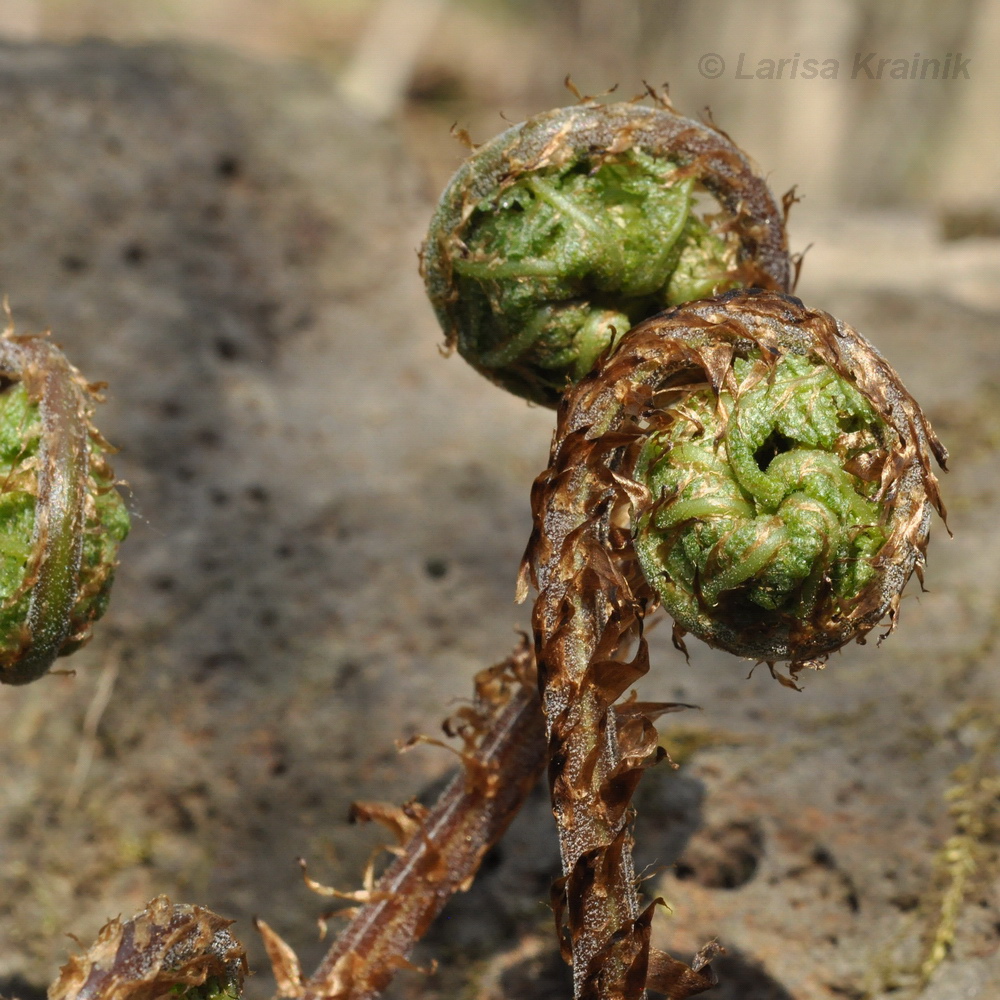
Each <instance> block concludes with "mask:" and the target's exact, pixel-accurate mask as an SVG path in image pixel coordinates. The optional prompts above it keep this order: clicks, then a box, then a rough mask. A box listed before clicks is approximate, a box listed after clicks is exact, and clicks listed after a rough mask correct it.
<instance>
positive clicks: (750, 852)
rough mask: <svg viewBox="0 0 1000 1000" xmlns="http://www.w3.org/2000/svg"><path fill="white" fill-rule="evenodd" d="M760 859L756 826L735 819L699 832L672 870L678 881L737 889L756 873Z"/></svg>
mask: <svg viewBox="0 0 1000 1000" xmlns="http://www.w3.org/2000/svg"><path fill="white" fill-rule="evenodd" d="M763 856H764V832H763V831H762V830H761V828H760V825H759V824H758V823H756V822H755V821H752V820H735V821H733V822H730V823H724V824H722V825H720V826H710V827H704V828H702V829H701V830H699V831H698V832H697V833H696V834H695V835H694V836H693V837H692V838H691V842H690V843H689V844H688V846H687V849H686V850H685V852H684V854H683V856H682V857H681V858H680V859H679V860H678V862H677V864H676V866H675V869H674V871H675V874H676V875H677V877H678V878H688V879H693V880H694V881H695V882H697V883H698V884H699V885H703V886H706V887H707V888H709V889H738V888H739V887H740V886H741V885H746V883H747V882H749V881H750V880H751V879H752V878H753V877H754V875H756V874H757V867H758V865H759V864H760V860H761V858H762V857H763Z"/></svg>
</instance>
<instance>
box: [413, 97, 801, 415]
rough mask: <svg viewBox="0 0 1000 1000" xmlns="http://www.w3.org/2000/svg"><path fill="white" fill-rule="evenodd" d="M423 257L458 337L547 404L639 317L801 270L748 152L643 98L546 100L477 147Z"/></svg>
mask: <svg viewBox="0 0 1000 1000" xmlns="http://www.w3.org/2000/svg"><path fill="white" fill-rule="evenodd" d="M422 263H423V274H424V279H425V282H426V286H427V292H428V295H429V296H430V299H431V302H432V303H433V305H434V308H435V310H436V312H437V315H438V319H439V320H440V323H441V326H442V328H443V329H444V331H445V336H446V343H447V345H448V346H449V347H457V348H458V351H459V353H460V354H461V355H462V356H463V357H464V358H465V359H466V360H467V361H468V362H469V363H470V364H471V365H472V366H473V367H474V368H476V369H477V370H478V371H479V372H481V373H482V374H483V375H485V376H486V377H487V378H489V379H491V380H492V381H494V382H495V383H497V384H498V385H500V386H502V387H503V388H505V389H508V390H509V391H511V392H513V393H515V394H516V395H519V396H523V397H525V398H526V399H530V400H533V401H535V402H537V403H542V404H543V405H546V406H555V405H556V404H557V403H558V400H559V397H560V395H561V394H562V392H563V391H564V390H565V389H566V387H567V385H569V384H571V383H575V382H577V381H578V380H579V379H580V378H581V377H582V376H583V375H585V374H586V373H587V372H588V371H589V370H590V368H591V367H592V365H593V364H594V362H595V361H596V359H597V358H598V356H599V355H600V354H601V352H602V351H604V350H605V348H607V347H608V345H609V344H610V343H612V341H613V340H614V339H615V338H616V337H619V336H620V335H622V334H624V333H625V331H626V330H628V329H629V327H631V326H632V325H633V324H634V323H636V322H638V321H639V320H642V319H644V318H646V317H648V316H651V315H653V314H655V313H657V312H660V311H661V310H662V309H664V308H666V307H668V306H671V305H676V304H678V303H682V302H687V301H690V300H692V299H698V298H704V297H707V296H711V295H714V294H716V293H718V292H721V291H724V290H726V289H730V288H735V287H743V286H758V287H763V288H770V289H779V290H783V291H784V290H787V289H788V288H789V281H790V268H789V259H788V254H787V247H786V241H785V231H784V218H783V213H782V210H781V208H779V206H778V205H777V204H776V203H775V200H774V198H773V197H772V195H771V193H770V191H769V190H768V188H767V186H766V184H765V183H764V181H763V180H762V179H761V178H760V177H759V176H758V175H757V174H756V173H755V171H754V169H753V167H752V166H751V164H750V163H749V161H748V160H747V158H746V157H745V156H744V154H743V153H742V152H741V151H740V150H739V149H738V148H737V147H736V146H735V145H734V144H733V143H732V142H731V141H730V140H729V139H728V137H726V136H725V135H723V134H722V133H721V132H718V131H716V130H715V129H713V128H710V127H708V126H707V125H702V124H700V123H698V122H694V121H691V120H690V119H687V118H682V117H680V116H679V115H677V114H675V113H674V112H673V110H672V109H670V108H669V107H667V106H662V107H658V108H650V107H643V106H640V105H637V104H635V103H630V104H611V105H601V104H596V103H592V102H591V103H583V104H580V105H577V106H575V107H570V108H560V109H558V110H554V111H549V112H546V113H545V114H541V115H538V116H536V117H534V118H531V119H529V120H528V121H526V122H523V123H521V124H519V125H515V126H514V127H512V128H510V129H508V130H507V131H506V132H504V133H502V134H501V135H499V136H497V137H496V138H495V139H493V140H492V141H491V142H489V143H487V144H486V145H485V146H482V147H481V148H479V149H478V150H476V152H475V153H474V154H473V155H472V156H471V157H470V158H469V159H468V160H467V161H466V163H465V164H464V165H463V166H462V167H461V168H460V169H459V170H458V172H457V173H456V174H455V176H454V177H453V178H452V180H451V182H450V183H449V184H448V186H447V188H446V189H445V191H444V193H443V195H442V196H441V200H440V203H439V205H438V208H437V211H436V212H435V214H434V217H433V219H432V221H431V225H430V231H429V233H428V236H427V240H426V242H425V244H424V248H423V254H422Z"/></svg>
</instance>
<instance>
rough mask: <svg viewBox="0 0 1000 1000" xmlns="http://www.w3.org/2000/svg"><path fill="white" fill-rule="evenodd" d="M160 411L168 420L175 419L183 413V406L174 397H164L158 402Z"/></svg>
mask: <svg viewBox="0 0 1000 1000" xmlns="http://www.w3.org/2000/svg"><path fill="white" fill-rule="evenodd" d="M160 412H161V413H162V414H163V415H164V416H165V417H166V418H167V419H168V420H176V419H177V418H178V417H179V416H181V415H182V414H183V413H184V407H183V406H181V404H180V403H178V402H177V400H176V399H165V400H164V401H163V402H162V403H161V404H160Z"/></svg>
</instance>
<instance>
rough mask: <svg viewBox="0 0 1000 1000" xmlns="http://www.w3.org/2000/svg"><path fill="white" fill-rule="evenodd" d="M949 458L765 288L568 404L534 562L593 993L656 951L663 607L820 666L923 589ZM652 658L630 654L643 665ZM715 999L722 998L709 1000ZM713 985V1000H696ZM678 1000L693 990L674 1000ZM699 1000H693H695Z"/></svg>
mask: <svg viewBox="0 0 1000 1000" xmlns="http://www.w3.org/2000/svg"><path fill="white" fill-rule="evenodd" d="M946 459H947V452H946V451H945V449H944V448H943V446H942V445H941V444H940V442H939V441H938V439H937V437H936V436H935V435H934V432H933V430H932V429H931V427H930V425H929V423H928V422H927V420H926V418H925V417H924V416H923V414H922V413H921V411H920V409H919V407H918V406H917V404H916V402H915V401H914V400H913V398H912V396H910V394H909V393H908V392H907V391H906V389H905V388H904V387H903V385H902V383H901V382H900V380H899V378H898V376H897V375H896V374H895V372H894V371H893V370H892V368H891V367H890V366H889V365H888V363H887V362H886V361H885V360H884V359H883V358H882V357H881V356H880V355H879V354H878V353H877V352H876V351H875V349H874V348H873V347H871V345H870V344H868V342H867V341H865V340H864V339H863V338H862V337H861V336H860V335H859V334H858V333H856V332H855V331H854V330H853V329H851V328H850V327H849V326H847V325H846V324H844V323H840V322H838V321H836V320H834V319H833V318H832V317H831V316H829V315H827V314H826V313H822V312H819V311H815V310H810V309H807V308H806V307H805V306H803V305H802V303H801V302H799V300H798V299H795V298H792V297H791V296H787V295H781V294H777V293H772V292H755V291H753V290H747V291H737V292H731V293H729V294H727V295H724V296H720V297H718V298H716V299H712V300H707V301H703V302H695V303H690V304H688V305H686V306H681V307H679V308H677V309H675V310H672V311H669V312H667V313H664V314H663V315H661V316H658V317H654V318H652V319H650V320H648V321H646V322H645V323H642V324H639V325H638V326H637V327H635V328H634V329H633V330H631V331H630V332H629V333H628V334H627V335H626V337H625V338H623V340H622V342H621V344H620V345H619V346H618V347H617V349H615V350H614V351H613V352H612V353H611V355H610V357H608V358H607V359H606V360H605V361H604V363H603V364H601V365H600V366H598V368H597V369H596V370H595V371H594V372H592V373H591V374H590V375H588V376H587V377H585V378H584V379H583V380H582V381H581V382H580V384H579V385H578V386H577V387H576V388H575V389H573V390H572V391H570V392H569V393H567V395H566V397H565V399H564V401H563V404H562V406H561V407H560V412H559V423H558V427H557V431H556V435H555V439H554V443H553V448H552V457H551V462H550V465H549V468H548V470H547V471H546V472H545V473H543V474H542V475H541V476H540V477H539V478H538V480H536V483H535V487H534V490H533V496H532V508H533V512H534V530H533V533H532V537H531V540H530V542H529V545H528V550H527V553H526V557H525V565H524V574H525V576H524V577H523V578H522V587H521V592H522V595H523V594H524V592H525V590H526V583H527V578H528V577H530V579H531V580H532V581H533V582H534V583H535V585H536V586H537V588H538V591H539V593H538V598H537V600H536V602H535V609H534V627H535V635H536V648H537V656H538V669H539V674H540V678H541V684H542V703H543V707H544V709H545V712H546V719H547V726H548V732H549V744H550V761H551V763H550V778H551V781H552V786H553V801H554V803H555V805H556V817H557V821H558V823H559V827H560V836H561V841H562V848H563V866H564V876H565V882H564V886H565V888H564V892H565V912H566V923H567V936H568V938H569V941H570V942H571V945H572V949H573V960H574V977H575V981H576V995H577V996H578V997H583V996H588V997H591V996H592V997H601V998H608V1000H623V998H624V1000H634V998H637V997H639V996H641V995H642V992H643V989H644V988H645V987H646V985H649V986H650V987H655V986H656V985H657V982H658V981H657V978H656V977H657V976H658V975H659V974H660V971H661V970H663V969H664V968H668V969H669V968H673V965H671V962H672V960H669V961H668V959H667V958H665V957H664V956H660V955H657V954H653V955H651V954H650V951H649V944H648V920H649V911H648V910H647V911H644V912H640V910H639V903H638V898H637V894H636V890H635V880H634V877H633V872H632V868H631V858H630V846H631V839H630V833H629V830H628V819H629V811H628V802H629V798H630V796H631V792H632V790H633V788H634V787H635V784H636V783H637V781H638V779H639V777H640V775H641V772H642V769H643V768H644V767H646V766H648V765H649V764H650V763H653V762H655V760H656V759H657V757H658V753H659V751H658V750H657V741H656V738H655V730H654V729H653V728H652V721H651V717H650V714H649V713H645V717H643V714H641V713H640V714H639V715H638V717H637V718H630V719H629V721H628V724H627V725H625V726H619V724H618V720H617V717H616V716H617V713H616V712H615V710H614V709H613V704H614V702H615V701H616V699H617V698H618V697H619V696H620V695H621V694H622V693H623V692H624V691H625V690H626V689H627V688H628V687H629V686H630V685H631V684H632V683H633V681H634V680H636V679H637V678H638V677H639V676H641V675H642V674H643V673H645V671H646V670H647V669H648V654H647V652H646V648H645V643H644V640H643V639H642V637H641V625H642V621H643V619H644V617H645V616H646V615H647V614H648V613H649V612H650V611H651V610H652V609H653V608H654V607H655V606H656V605H657V604H658V603H660V602H662V603H663V604H664V605H665V606H666V607H667V610H668V611H669V612H670V613H671V614H672V615H673V616H674V618H675V622H676V623H677V624H676V626H675V629H676V631H675V638H676V640H677V641H678V642H681V641H682V636H683V634H684V632H685V631H690V632H692V633H694V634H696V635H698V636H699V637H700V638H702V639H703V640H705V641H706V642H708V643H709V644H711V645H715V646H719V647H722V648H724V649H727V650H729V651H730V652H733V653H735V654H737V655H740V656H746V657H752V658H755V659H763V660H768V661H772V663H773V661H777V660H786V661H789V662H790V664H791V666H790V670H791V674H792V678H793V679H792V680H790V681H787V682H788V683H794V676H795V674H796V673H797V672H798V671H799V670H800V669H801V668H802V667H803V666H805V665H807V664H810V663H815V662H816V661H817V660H820V659H822V658H825V657H826V656H827V655H828V654H829V653H830V652H832V651H833V650H835V649H838V648H840V647H841V646H842V645H844V644H845V643H847V642H849V641H850V640H851V639H862V638H863V637H864V636H865V635H866V634H867V633H868V632H869V631H870V630H871V629H872V628H874V627H875V626H876V625H877V624H878V623H879V622H880V621H882V620H884V619H885V618H886V617H887V616H888V618H889V624H890V628H891V627H892V626H893V625H894V623H895V619H896V615H897V612H898V607H899V599H900V595H901V592H902V590H903V587H904V585H905V584H906V582H907V580H908V579H909V577H910V575H911V574H912V573H913V572H914V571H916V572H917V573H918V574H921V575H922V572H923V565H924V555H925V550H926V545H927V540H928V534H929V527H930V520H931V516H932V513H933V511H935V510H936V511H937V512H938V513H939V514H940V515H942V516H944V507H943V505H942V502H941V498H940V494H939V491H938V484H937V479H936V477H935V476H934V473H933V472H932V464H933V462H934V461H935V460H936V461H937V462H938V463H939V464H940V465H942V466H943V465H944V463H945V460H946ZM629 643H632V644H633V645H635V644H636V643H637V646H636V651H635V655H634V656H633V658H632V659H631V661H628V662H626V661H625V660H623V659H622V652H623V650H625V649H626V648H627V647H628V646H629ZM701 988H704V987H701ZM696 991H700V990H696ZM671 995H674V994H671ZM677 995H683V996H687V995H692V994H691V993H686V994H685V993H681V994H677Z"/></svg>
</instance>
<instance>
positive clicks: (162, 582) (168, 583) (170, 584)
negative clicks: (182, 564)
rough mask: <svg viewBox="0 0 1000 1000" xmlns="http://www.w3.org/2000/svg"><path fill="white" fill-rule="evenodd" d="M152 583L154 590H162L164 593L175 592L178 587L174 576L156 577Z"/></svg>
mask: <svg viewBox="0 0 1000 1000" xmlns="http://www.w3.org/2000/svg"><path fill="white" fill-rule="evenodd" d="M152 583H153V589H154V590H160V591H163V592H164V593H167V592H168V591H171V590H173V589H174V587H175V586H176V585H177V581H176V580H174V578H173V577H172V576H154V577H153V581H152Z"/></svg>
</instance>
